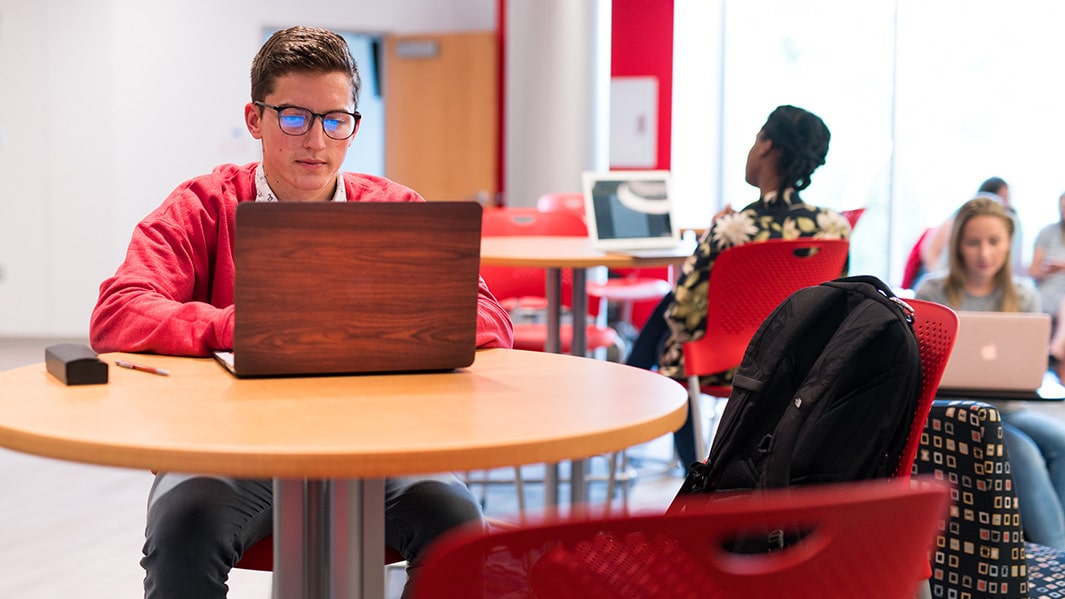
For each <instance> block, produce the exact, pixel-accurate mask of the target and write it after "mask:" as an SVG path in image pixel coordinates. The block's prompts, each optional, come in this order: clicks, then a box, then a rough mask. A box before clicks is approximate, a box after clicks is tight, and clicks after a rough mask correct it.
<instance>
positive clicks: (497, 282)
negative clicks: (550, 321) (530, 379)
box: [481, 208, 619, 353]
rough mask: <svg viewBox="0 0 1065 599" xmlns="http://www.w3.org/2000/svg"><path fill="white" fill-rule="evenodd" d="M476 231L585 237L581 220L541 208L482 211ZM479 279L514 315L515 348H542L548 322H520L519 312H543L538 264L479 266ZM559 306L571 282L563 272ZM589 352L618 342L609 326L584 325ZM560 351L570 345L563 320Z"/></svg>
mask: <svg viewBox="0 0 1065 599" xmlns="http://www.w3.org/2000/svg"><path fill="white" fill-rule="evenodd" d="M481 235H482V236H485V237H493V236H496V237H498V236H506V235H526V236H528V235H547V236H576V237H587V236H588V228H587V227H586V226H585V224H584V221H583V220H582V219H581V218H580V217H579V216H576V215H574V214H569V213H564V212H540V211H539V210H536V209H535V208H493V209H486V210H485V211H484V213H483V216H482V224H481ZM481 277H482V278H484V280H485V283H487V284H488V288H489V289H490V290H491V291H492V294H493V295H494V296H495V297H496V299H498V300H499V301H500V303H501V304H503V306H504V307H505V308H507V309H508V310H510V311H511V313H512V315H514V316H515V318H514V321H515V322H514V348H515V349H525V350H533V351H543V350H544V345H545V343H546V340H547V326H546V325H545V324H544V323H542V322H523V319H522V318H521V317H520V316H521V313H522V311H523V310H524V311H529V310H532V311H537V310H543V309H544V308H545V307H546V305H547V300H546V299H545V287H546V283H545V275H544V270H543V269H541V268H520V267H508V266H482V267H481ZM561 292H562V304H563V306H565V307H571V306H572V305H573V302H572V294H573V280H572V276H571V275H570V274H569V272H568V271H563V276H562V290H561ZM589 312H590V313H591V314H592V315H593V316H594V315H596V314H597V313H598V306H597V305H595V304H594V303H590V304H589ZM585 338H586V339H587V344H588V349H589V351H591V350H594V349H598V348H603V347H610V346H613V345H616V344H617V343H618V341H619V340H618V335H617V332H616V331H614V329H612V328H610V327H607V326H602V325H598V324H590V325H588V326H587V327H586V337H585ZM559 342H560V345H561V349H560V351H562V352H563V353H570V351H571V347H572V343H573V327H572V326H571V325H569V324H566V323H563V324H562V325H561V327H560V331H559Z"/></svg>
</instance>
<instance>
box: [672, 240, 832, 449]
mask: <svg viewBox="0 0 1065 599" xmlns="http://www.w3.org/2000/svg"><path fill="white" fill-rule="evenodd" d="M849 247H850V245H849V243H848V242H847V240H845V239H812V238H802V239H792V240H785V239H770V240H767V241H763V242H759V243H748V244H745V245H741V246H736V247H733V248H729V249H727V250H725V251H723V252H721V254H720V255H719V256H718V257H717V260H716V261H715V262H714V267H713V270H711V271H710V283H709V290H708V293H709V298H710V300H709V305H708V309H707V318H706V333H705V334H704V335H703V337H702V338H700V339H698V340H696V341H690V342H688V343H685V344H684V345H683V347H682V350H683V352H684V370H685V375H686V376H687V377H688V397H689V401H690V403H691V412H692V425H693V429H694V432H695V451H696V454H695V455H696V456H705V455H706V454H707V452H706V443H707V438H708V436H707V434H706V433H705V432H704V431H703V420H702V410H701V409H700V399H701V395H702V394H704V393H705V394H707V395H710V396H711V397H728V396H729V394H730V393H731V391H732V388H731V387H727V386H705V387H704V386H702V385H700V381H699V377H701V376H703V375H709V374H714V373H718V372H724V371H726V370H729V369H730V368H735V367H737V366H739V364H740V361H741V360H742V359H743V354H744V352H745V351H746V350H747V344H748V343H750V341H751V337H752V336H753V335H754V332H755V331H757V330H758V327H759V326H760V325H761V324H762V321H763V320H765V319H766V317H767V316H769V313H770V312H772V311H773V309H774V308H776V307H777V305H779V304H780V302H782V301H784V299H785V298H787V297H788V296H789V295H791V294H792V293H793V292H795V291H798V290H799V289H801V288H803V287H808V286H810V285H817V284H820V283H823V282H824V281H828V280H832V279H835V278H837V277H839V276H840V275H841V274H842V273H843V268H844V266H845V265H846V262H847V251H848V248H849Z"/></svg>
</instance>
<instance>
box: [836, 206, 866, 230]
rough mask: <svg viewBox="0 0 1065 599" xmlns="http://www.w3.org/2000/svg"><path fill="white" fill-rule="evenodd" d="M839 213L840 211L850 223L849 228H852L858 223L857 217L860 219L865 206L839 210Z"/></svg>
mask: <svg viewBox="0 0 1065 599" xmlns="http://www.w3.org/2000/svg"><path fill="white" fill-rule="evenodd" d="M839 213H840V215H842V216H843V218H845V219H847V222H848V223H850V225H851V229H853V228H854V226H855V225H857V224H858V219H860V218H861V217H862V214H865V208H852V209H851V210H840V212H839Z"/></svg>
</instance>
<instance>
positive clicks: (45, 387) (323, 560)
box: [0, 349, 687, 599]
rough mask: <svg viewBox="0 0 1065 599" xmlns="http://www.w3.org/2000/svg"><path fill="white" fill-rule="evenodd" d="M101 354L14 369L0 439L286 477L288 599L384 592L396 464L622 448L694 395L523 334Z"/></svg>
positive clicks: (459, 463)
mask: <svg viewBox="0 0 1065 599" xmlns="http://www.w3.org/2000/svg"><path fill="white" fill-rule="evenodd" d="M100 357H101V359H103V360H105V361H106V362H108V363H109V364H111V367H110V373H109V374H110V381H109V382H108V383H107V384H101V385H79V386H66V385H64V384H62V383H61V382H60V381H58V380H57V379H55V378H54V377H52V376H51V375H50V374H48V372H47V370H46V368H45V365H44V363H39V364H34V365H30V366H25V367H21V368H16V369H13V370H8V371H5V372H0V446H3V447H6V448H9V449H13V450H16V451H21V452H25V453H29V454H34V455H39V456H45V457H51V458H58V459H62V460H69V461H74V462H84V463H90V464H100V465H107V466H118V467H126V468H140V469H152V470H157V471H172V472H190V473H200V474H208V475H211V474H213V475H224V476H235V477H245V478H270V479H273V480H274V489H275V505H274V557H275V570H274V579H273V592H274V597H275V599H282V598H283V599H297V598H305V599H334V598H335V599H339V598H341V597H344V598H350V597H373V598H374V599H377V598H380V597H382V593H383V587H384V572H383V569H382V567H381V564H382V563H383V559H384V524H383V513H384V497H383V488H384V478H385V477H388V476H394V475H412V474H423V473H432V472H442V471H462V470H469V469H481V468H495V467H503V466H512V465H518V464H528V463H541V462H558V461H561V460H564V459H582V458H586V457H588V456H592V455H597V454H601V453H604V452H610V451H616V450H620V449H622V448H625V447H629V446H632V445H635V444H639V443H642V442H646V441H648V440H651V439H654V438H656V437H658V436H660V435H663V434H666V433H668V432H670V431H673V430H676V429H677V428H678V427H680V425H681V424H682V423H683V422H684V419H685V409H686V401H687V395H686V393H685V390H684V388H683V386H681V385H680V384H678V383H677V382H675V381H673V380H670V379H668V378H666V377H662V376H659V375H657V374H654V373H651V372H647V371H644V370H640V369H636V368H631V367H627V366H624V365H620V364H614V363H610V362H604V361H598V360H591V359H587V358H580V357H574V356H566V355H560V354H552V353H546V352H528V351H520V350H507V349H492V350H482V351H479V352H477V354H476V358H475V361H474V363H473V365H472V366H470V367H468V368H463V369H458V370H456V371H451V372H437V373H418V374H388V375H358V376H323V377H291V378H264V379H237V378H234V377H233V376H232V375H230V374H229V373H228V372H227V371H225V370H223V368H222V367H221V366H219V365H218V364H216V363H215V362H214V361H213V360H211V359H207V358H178V357H164V356H156V355H147V354H137V355H133V354H103V355H101V356H100ZM116 359H123V360H128V361H131V362H136V363H139V364H143V365H145V366H148V367H154V368H161V369H165V370H166V371H168V372H169V373H170V374H169V376H160V375H156V374H151V373H146V372H142V371H138V370H127V369H123V368H115V367H114V366H113V362H114V360H116ZM9 483H12V484H17V481H9ZM57 541H58V540H57Z"/></svg>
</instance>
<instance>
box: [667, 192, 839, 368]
mask: <svg viewBox="0 0 1065 599" xmlns="http://www.w3.org/2000/svg"><path fill="white" fill-rule="evenodd" d="M850 230H851V229H850V224H849V223H848V222H847V219H846V218H844V217H843V216H842V215H840V214H839V213H837V212H836V211H834V210H831V209H828V208H819V207H817V206H812V205H810V204H805V203H803V202H802V200H800V199H799V195H798V194H797V193H796V192H795V190H794V189H791V188H788V189H785V190H784V193H783V194H777V193H775V192H770V193H767V194H766V195H765V196H764V197H762V198H760V199H759V200H758V201H757V202H754V203H752V204H750V205H749V206H747V207H746V208H744V209H743V210H740V211H738V212H733V213H731V214H726V215H723V216H721V217H719V218H718V219H717V220H715V221H714V222H713V223H712V224H711V225H710V228H709V229H707V231H706V233H704V234H703V236H702V238H701V239H700V240H699V245H698V247H696V248H695V252H694V253H693V254H692V255H691V256H690V257H689V258H688V259H687V261H686V262H685V263H684V266H683V267H682V269H681V274H680V276H679V277H678V279H677V283H676V286H675V287H674V289H673V302H672V303H671V304H670V305H669V306H668V307H667V308H666V312H665V318H666V323H667V324H668V325H669V328H670V330H671V335H670V336H669V339H668V340H667V341H666V344H665V347H664V348H663V351H662V356H661V358H660V359H659V362H658V369H659V372H660V373H662V374H664V375H666V376H669V377H672V378H675V379H680V380H683V379H684V378H686V377H685V373H684V354H683V352H682V351H681V346H682V345H683V344H684V343H685V342H687V341H694V340H696V339H699V338H701V337H702V336H703V335H704V334H705V333H706V308H707V305H708V302H709V300H710V298H709V297H708V294H709V286H710V271H711V270H712V269H713V267H714V262H715V261H716V260H717V257H718V255H720V254H721V252H723V251H724V250H726V249H728V248H730V247H734V246H737V245H743V244H745V243H751V242H758V241H765V240H767V239H798V238H800V237H813V238H816V239H849V238H850ZM841 274H844V273H841ZM733 372H735V369H732V370H730V371H728V372H722V373H716V374H712V375H708V376H704V377H702V380H701V383H702V384H703V385H731V384H732V374H733Z"/></svg>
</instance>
